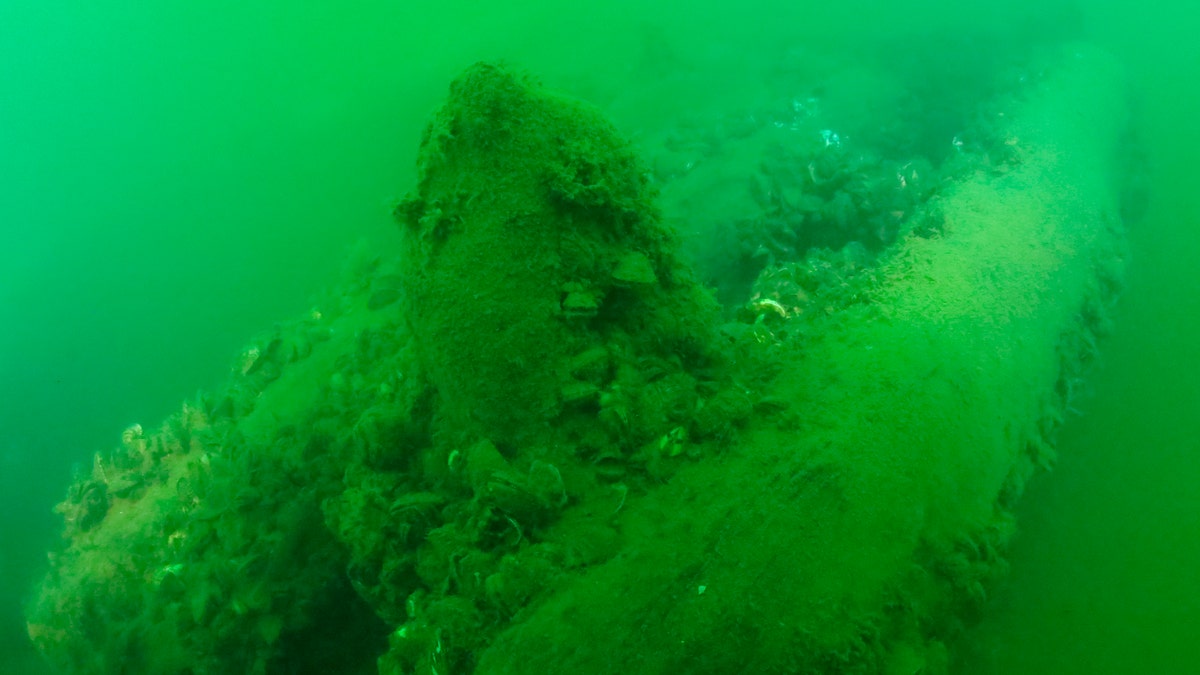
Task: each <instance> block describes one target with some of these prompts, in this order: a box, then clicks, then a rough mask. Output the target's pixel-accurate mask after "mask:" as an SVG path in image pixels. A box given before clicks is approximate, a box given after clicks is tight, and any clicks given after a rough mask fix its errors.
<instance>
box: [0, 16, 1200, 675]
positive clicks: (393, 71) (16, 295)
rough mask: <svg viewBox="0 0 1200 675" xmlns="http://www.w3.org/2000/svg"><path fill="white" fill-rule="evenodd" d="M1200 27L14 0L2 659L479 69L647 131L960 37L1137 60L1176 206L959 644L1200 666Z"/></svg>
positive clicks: (374, 205)
mask: <svg viewBox="0 0 1200 675" xmlns="http://www.w3.org/2000/svg"><path fill="white" fill-rule="evenodd" d="M833 4H834V3H830V5H833ZM1198 30H1200V15H1197V14H1196V12H1195V10H1194V9H1193V8H1191V6H1190V5H1185V4H1184V3H1175V6H1174V7H1172V6H1170V5H1156V6H1155V7H1154V8H1153V9H1151V8H1148V7H1131V6H1129V5H1128V4H1127V3H1115V2H1113V3H1103V2H1087V3H1079V4H1059V3H1046V2H1037V3H1033V2H1029V3H1025V2H1022V3H1004V4H1003V6H1000V5H981V6H979V7H977V8H970V9H967V8H963V7H961V6H960V4H959V3H915V4H914V3H908V4H906V3H895V2H863V3H853V5H852V6H837V7H835V6H826V5H819V4H816V3H808V2H788V3H785V2H744V3H738V4H737V5H736V6H730V5H727V4H722V3H656V4H653V5H650V6H646V5H644V4H640V3H627V2H614V3H605V4H603V5H599V4H597V5H596V6H589V7H566V6H559V5H556V4H553V3H525V4H523V5H522V6H520V7H518V8H513V7H510V6H503V5H501V4H500V3H496V6H488V5H486V4H484V3H477V2H464V1H459V2H447V3H441V4H440V6H439V7H438V9H437V10H429V9H423V8H421V9H417V8H407V7H402V6H398V5H397V3H384V2H353V3H332V2H325V3H308V4H305V5H303V6H300V5H296V4H293V3H283V2H274V1H272V2H255V3H233V2H210V3H203V4H200V5H197V4H194V3H182V2H165V3H158V4H157V5H153V6H147V7H140V8H136V9H134V8H131V7H129V6H127V4H126V3H115V2H108V1H104V0H100V1H98V2H92V3H80V2H58V3H37V4H35V3H26V2H10V3H5V4H4V5H3V6H0V55H2V60H0V63H3V64H4V69H3V71H0V252H2V253H0V312H2V316H3V317H4V319H5V325H4V330H2V331H0V397H3V400H2V401H0V513H2V517H0V662H2V663H5V664H9V665H7V666H6V667H8V668H10V670H6V671H5V672H14V673H38V672H43V669H42V667H41V666H40V664H39V662H38V660H37V658H36V657H35V656H34V655H33V652H32V649H31V648H30V647H29V646H28V644H27V642H28V639H27V637H26V635H25V627H24V618H23V616H22V607H21V605H22V602H23V600H24V599H25V598H26V596H27V595H28V593H29V590H30V588H31V585H32V584H33V583H34V581H35V580H36V578H37V576H38V575H39V574H40V572H41V571H42V569H43V567H44V565H45V552H46V551H47V550H48V549H52V548H53V547H54V546H55V544H56V541H57V539H58V536H59V535H58V530H59V523H58V520H57V516H55V515H54V514H53V513H51V510H50V509H51V507H52V505H53V504H54V503H56V502H58V501H59V500H60V499H62V497H63V494H64V491H65V486H66V484H67V483H68V482H69V481H70V479H71V476H72V473H73V471H76V470H79V468H80V467H83V468H86V467H87V465H88V463H89V462H90V457H91V453H92V452H93V451H95V450H97V449H100V448H105V447H108V446H111V445H113V444H114V443H115V442H116V441H117V439H118V438H119V435H120V430H121V429H123V428H125V427H126V426H127V425H129V424H132V423H134V422H142V423H151V424H153V423H154V422H156V421H157V420H160V419H162V418H163V417H165V416H166V415H167V414H168V413H169V412H171V411H173V410H175V409H176V408H177V406H178V403H179V401H180V400H182V399H184V398H186V397H189V396H192V395H193V394H194V393H195V391H196V390H197V389H200V388H210V387H213V386H215V385H216V384H218V383H219V382H221V381H222V380H223V379H225V377H226V376H227V374H228V372H229V368H230V363H231V362H232V360H233V358H234V356H235V355H236V354H237V353H238V351H239V350H240V349H241V348H242V347H243V346H244V344H245V341H246V340H247V339H248V338H249V336H251V335H252V334H254V333H257V332H260V331H263V330H265V329H269V328H270V327H271V326H272V324H273V323H274V322H275V321H276V320H283V319H285V318H287V317H290V316H294V315H297V314H299V313H302V312H304V311H305V310H306V309H307V308H308V306H309V301H310V298H311V297H312V296H313V295H314V294H315V293H317V292H318V291H319V290H320V289H321V288H322V287H324V286H326V285H328V284H330V283H332V282H333V281H334V280H335V278H336V276H337V273H338V270H339V269H340V267H341V265H342V261H343V258H344V257H345V252H346V250H347V249H348V248H349V247H350V246H352V245H353V244H355V242H358V241H359V240H361V239H363V238H366V239H368V240H370V241H371V242H373V243H372V244H371V245H372V246H374V247H388V246H395V243H396V239H397V237H398V235H397V232H396V227H395V225H394V223H393V221H392V219H391V215H390V211H391V207H392V206H393V205H394V203H395V201H396V199H397V198H398V197H399V196H400V195H401V194H402V193H403V192H404V190H405V189H406V188H407V187H408V186H409V185H411V184H412V182H413V179H414V176H413V169H412V167H413V166H414V157H415V154H416V148H417V141H418V138H419V135H420V131H421V129H422V127H423V125H424V123H425V121H426V119H427V118H428V116H429V114H430V112H431V111H432V110H433V109H434V107H435V106H436V105H437V103H438V102H439V101H440V100H441V98H442V97H443V96H444V92H445V91H446V87H447V84H448V82H449V81H450V80H451V79H452V78H453V77H454V76H455V75H456V74H457V73H458V72H460V71H461V70H462V69H463V68H464V67H466V66H467V65H469V64H471V63H473V62H474V61H476V60H478V59H483V58H487V59H493V58H502V59H505V60H507V61H509V62H511V63H514V64H518V65H520V66H522V67H526V68H528V69H529V70H531V71H532V72H534V73H536V74H537V75H538V76H539V77H540V78H542V80H543V81H545V82H546V83H547V84H548V85H549V86H551V87H553V88H557V89H562V90H566V91H569V92H570V93H571V94H572V95H575V96H578V97H580V98H584V99H588V100H591V101H593V102H595V103H596V104H598V105H599V106H600V107H601V108H602V109H603V110H604V111H605V112H606V113H607V114H609V115H610V116H612V117H613V118H614V119H615V120H616V122H617V124H618V126H619V127H620V128H621V130H622V131H623V132H624V133H626V134H629V135H631V136H632V137H633V139H634V142H635V144H636V143H637V140H638V138H639V135H640V134H646V135H650V134H654V133H656V132H658V131H660V130H661V129H663V128H665V127H669V126H670V125H672V124H676V123H678V121H679V120H681V119H687V118H689V117H703V116H705V115H706V114H715V113H718V112H721V111H727V110H736V109H741V108H752V107H753V106H754V104H755V103H757V102H759V101H761V100H762V99H763V98H764V97H766V96H767V95H768V94H767V92H765V91H763V86H762V77H761V75H762V74H763V73H768V72H771V71H773V70H774V69H776V68H777V67H778V64H777V63H776V62H774V61H773V60H774V59H777V58H778V55H779V54H780V51H781V50H780V46H781V45H790V44H795V45H800V46H802V47H804V48H806V49H811V50H812V51H813V52H814V53H827V52H838V51H842V52H844V53H847V54H850V55H853V54H854V53H855V50H859V49H861V50H863V51H864V52H865V51H867V50H868V48H871V49H873V48H874V47H873V46H874V45H880V44H886V45H887V49H893V50H896V57H897V59H898V60H906V59H909V60H911V61H912V63H913V64H915V65H914V67H918V66H919V65H920V64H921V63H923V60H925V59H929V60H930V61H929V62H930V65H931V67H934V66H939V67H944V64H937V63H936V62H937V57H938V52H937V51H936V50H937V49H938V48H939V47H943V46H944V48H945V50H946V51H945V55H946V56H945V58H947V59H954V60H955V62H956V67H957V69H958V71H957V72H966V73H970V69H971V68H972V67H973V66H978V67H980V68H981V69H982V68H983V67H985V65H987V64H990V63H992V62H994V61H996V60H998V59H1002V57H1003V55H1000V54H996V53H995V52H994V50H996V49H1003V48H1006V47H1011V48H1013V49H1017V48H1019V47H1020V46H1021V45H1022V44H1023V43H1024V41H1025V40H1026V39H1033V37H1034V34H1035V33H1036V34H1037V37H1039V38H1040V37H1043V35H1042V34H1044V33H1045V32H1047V31H1049V32H1050V33H1052V34H1053V35H1054V36H1055V37H1058V35H1059V34H1061V37H1062V38H1063V39H1067V38H1071V37H1083V38H1085V39H1088V40H1091V41H1094V42H1096V43H1098V44H1100V45H1101V46H1103V47H1105V48H1107V49H1109V50H1111V51H1112V52H1114V53H1115V54H1116V55H1117V56H1118V57H1119V58H1120V59H1121V60H1122V61H1123V62H1124V63H1125V65H1126V66H1127V67H1128V69H1129V71H1130V74H1131V79H1132V80H1133V83H1134V87H1135V90H1136V91H1135V93H1136V95H1137V101H1138V104H1139V105H1138V107H1137V109H1136V110H1135V119H1136V120H1137V122H1138V125H1139V129H1138V131H1139V135H1140V138H1139V140H1140V142H1142V143H1144V144H1145V145H1146V148H1147V149H1146V152H1147V154H1148V156H1149V160H1150V166H1151V171H1152V178H1151V184H1150V190H1149V192H1148V199H1149V201H1148V203H1147V206H1146V210H1145V212H1144V215H1143V217H1142V218H1141V219H1140V220H1139V221H1138V222H1136V223H1134V224H1133V226H1132V229H1131V233H1130V238H1131V247H1132V249H1133V251H1132V258H1131V260H1132V262H1131V265H1130V268H1129V272H1128V282H1127V288H1126V291H1125V293H1124V295H1123V297H1122V300H1121V302H1120V304H1119V306H1118V311H1117V317H1116V326H1117V329H1116V332H1115V334H1114V335H1113V336H1111V337H1110V338H1109V339H1108V340H1107V343H1106V344H1105V345H1104V346H1103V348H1102V353H1103V356H1102V358H1101V360H1100V362H1099V364H1098V365H1097V366H1096V367H1095V368H1094V371H1093V372H1092V373H1091V377H1090V382H1089V384H1088V385H1087V386H1088V389H1089V390H1090V391H1089V395H1088V396H1087V397H1085V398H1084V399H1083V402H1082V404H1080V405H1078V406H1077V407H1078V408H1079V415H1077V416H1075V417H1074V418H1072V419H1070V420H1069V421H1068V423H1067V424H1066V426H1065V427H1064V429H1063V431H1062V434H1061V437H1060V447H1059V462H1058V465H1057V468H1056V469H1055V470H1054V472H1053V473H1051V474H1049V475H1042V476H1039V477H1038V478H1036V479H1035V480H1034V481H1032V483H1031V485H1030V487H1029V489H1028V493H1027V494H1026V496H1025V497H1024V499H1023V500H1022V502H1021V505H1020V508H1019V514H1018V516H1019V527H1020V534H1019V535H1018V537H1017V539H1016V541H1015V544H1014V546H1013V549H1012V551H1011V554H1010V559H1011V563H1012V571H1011V574H1010V577H1009V579H1008V580H1007V581H1006V582H1004V583H1003V584H1002V585H1001V586H1000V587H999V588H997V589H995V591H994V593H993V596H992V599H991V603H990V608H989V611H988V612H987V613H986V614H985V615H984V618H983V621H982V622H981V624H980V625H979V626H977V627H976V628H975V629H973V631H972V632H971V634H970V635H969V636H968V639H967V640H965V643H964V645H962V646H961V647H960V648H961V649H962V650H963V651H964V653H965V654H966V659H965V660H966V661H968V662H969V663H970V667H969V669H964V671H963V672H980V673H1015V672H1026V673H1063V672H1081V673H1082V672H1106V673H1134V672H1158V673H1188V672H1194V670H1195V664H1196V663H1198V662H1200V646H1197V645H1196V643H1195V640H1194V635H1195V633H1196V629H1197V626H1200V594H1197V593H1196V592H1195V589H1197V588H1200V579H1198V578H1197V577H1200V536H1198V535H1200V508H1198V507H1200V496H1198V493H1200V490H1198V489H1197V488H1196V487H1195V486H1196V485H1200V460H1197V453H1198V452H1200V433H1197V432H1198V431H1200V423H1198V422H1197V418H1198V415H1197V412H1200V380H1198V378H1197V376H1198V375H1200V346H1198V341H1197V340H1196V339H1195V337H1194V335H1195V332H1196V330H1197V328H1200V327H1198V326H1197V325H1196V324H1197V322H1200V318H1197V317H1200V281H1198V278H1197V272H1196V269H1197V266H1196V262H1195V261H1196V260H1197V256H1198V255H1200V234H1198V233H1197V232H1196V224H1197V221H1198V215H1200V214H1198V213H1197V210H1198V207H1197V201H1196V198H1195V197H1194V195H1195V194H1196V192H1197V190H1196V186H1195V180H1196V178H1195V175H1196V171H1195V166H1196V164H1195V162H1196V158H1197V156H1198V153H1197V150H1200V138H1198V136H1200V129H1198V128H1197V125H1196V124H1195V120H1196V119H1197V118H1198V115H1200V90H1198V89H1197V87H1196V85H1195V83H1194V74H1195V73H1196V72H1198V68H1200V47H1197V45H1196V41H1195V39H1194V36H1195V35H1196V34H1197V31H1198ZM938 72H941V71H938ZM930 87H931V92H930V94H931V95H933V96H936V95H944V96H945V97H947V100H952V99H954V97H955V96H956V95H957V94H958V93H959V92H956V91H953V90H947V91H938V90H937V82H933V83H931V84H930ZM870 112H871V114H878V115H881V116H882V115H886V114H887V111H883V110H873V111H870ZM1136 170H1138V169H1137V168H1135V167H1131V171H1136ZM21 664H24V665H21Z"/></svg>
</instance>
